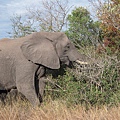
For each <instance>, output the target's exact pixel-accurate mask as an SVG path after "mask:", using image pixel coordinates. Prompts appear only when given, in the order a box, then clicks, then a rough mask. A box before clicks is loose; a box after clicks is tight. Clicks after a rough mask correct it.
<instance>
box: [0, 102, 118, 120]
mask: <svg viewBox="0 0 120 120" xmlns="http://www.w3.org/2000/svg"><path fill="white" fill-rule="evenodd" d="M0 120H120V106H118V107H111V108H107V107H105V106H102V107H101V108H91V109H89V110H86V109H85V108H84V107H81V106H79V105H78V106H74V107H73V106H66V104H65V103H63V102H60V101H50V102H49V103H44V104H43V105H41V106H40V107H39V108H32V107H31V106H30V105H29V104H27V103H15V104H13V105H6V106H1V107H0Z"/></svg>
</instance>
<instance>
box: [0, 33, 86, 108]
mask: <svg viewBox="0 0 120 120" xmlns="http://www.w3.org/2000/svg"><path fill="white" fill-rule="evenodd" d="M0 49H1V51H0V90H10V89H14V88H17V90H18V91H19V92H20V93H22V94H23V95H24V96H25V97H26V98H27V99H28V100H29V101H30V102H31V103H32V105H33V106H37V105H39V104H40V100H41V98H42V95H43V92H44V87H45V81H44V80H45V72H46V68H49V69H59V68H60V63H64V64H67V65H68V64H69V62H70V61H76V62H79V63H80V64H87V62H85V61H84V58H85V56H84V55H82V54H80V53H79V52H78V51H77V50H76V48H75V47H74V45H73V44H72V43H71V41H70V40H69V39H68V38H67V36H66V35H65V34H64V33H61V32H54V33H53V32H37V33H33V34H31V35H28V36H26V37H22V38H17V39H3V40H0Z"/></svg>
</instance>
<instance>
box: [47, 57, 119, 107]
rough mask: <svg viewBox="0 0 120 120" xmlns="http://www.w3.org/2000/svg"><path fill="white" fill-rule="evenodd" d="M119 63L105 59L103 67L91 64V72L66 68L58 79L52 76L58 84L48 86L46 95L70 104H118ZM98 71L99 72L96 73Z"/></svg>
mask: <svg viewBox="0 0 120 120" xmlns="http://www.w3.org/2000/svg"><path fill="white" fill-rule="evenodd" d="M118 63H119V62H118V61H115V60H112V59H111V60H110V61H109V60H108V59H107V60H105V61H104V66H103V68H95V66H91V68H90V69H91V70H90V71H89V72H90V73H88V71H82V72H81V73H79V74H78V73H77V75H76V70H75V69H72V70H71V69H65V73H64V74H63V75H59V76H58V77H57V79H54V78H52V79H53V81H54V82H55V83H56V84H57V86H55V85H49V86H47V88H46V92H45V93H46V97H48V96H50V97H51V98H52V99H53V100H55V99H60V100H64V101H66V103H67V104H68V105H73V104H82V105H85V106H88V105H92V106H94V105H98V106H101V105H108V106H112V105H118V104H119V103H120V74H119V67H120V66H119V64H118ZM92 69H95V71H92ZM83 70H84V69H83ZM80 71H81V70H80ZM96 71H98V73H99V74H98V73H97V75H96ZM80 74H81V75H80Z"/></svg>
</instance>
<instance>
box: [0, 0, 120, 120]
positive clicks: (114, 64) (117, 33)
mask: <svg viewBox="0 0 120 120" xmlns="http://www.w3.org/2000/svg"><path fill="white" fill-rule="evenodd" d="M89 2H90V3H91V7H93V8H94V10H95V11H97V12H96V17H97V20H95V19H94V18H93V17H91V14H90V12H89V11H88V10H87V9H86V8H84V7H81V6H80V7H77V8H73V7H72V6H69V1H68V0H64V1H60V0H55V1H54V2H53V1H52V0H49V1H47V0H45V1H43V3H42V5H43V8H42V10H41V9H38V8H35V7H34V8H30V9H28V14H26V15H25V16H18V15H16V16H14V17H12V18H11V22H12V28H13V30H12V32H10V33H9V34H10V37H13V38H17V37H22V36H25V35H27V34H30V33H32V32H36V31H48V32H50V31H53V32H56V31H62V32H65V33H66V35H67V36H68V38H69V39H70V40H71V41H72V42H73V43H74V44H75V46H76V47H77V48H78V50H79V51H80V52H82V53H83V54H85V55H87V56H88V57H89V58H90V59H91V61H90V62H91V64H90V65H81V66H80V65H78V64H74V66H71V67H70V68H68V67H66V66H62V67H61V69H60V70H57V71H55V72H54V71H47V72H48V73H49V74H48V78H49V81H48V83H47V86H46V89H45V96H44V103H43V104H42V105H41V106H40V108H35V109H33V108H32V107H31V106H30V105H29V103H28V102H27V101H24V102H23V101H22V100H20V101H19V100H18V101H17V102H13V101H11V102H10V103H9V102H6V103H7V104H6V105H5V106H4V105H3V104H1V107H2V108H1V109H0V119H1V120H8V119H9V120H11V119H12V120H34V119H36V120H51V119H53V120H93V119H95V120H101V119H103V120H104V119H105V120H119V119H120V114H119V111H120V15H119V12H120V0H106V1H102V0H97V2H95V1H94V0H89ZM70 10H71V12H70ZM105 41H107V44H106V42H105Z"/></svg>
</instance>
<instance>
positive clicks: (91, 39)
mask: <svg viewBox="0 0 120 120" xmlns="http://www.w3.org/2000/svg"><path fill="white" fill-rule="evenodd" d="M68 21H69V29H68V31H67V32H66V33H67V34H68V36H69V38H70V39H72V40H73V41H74V42H75V43H76V45H77V46H78V45H88V44H94V45H95V44H96V43H97V39H98V36H97V35H98V32H99V27H98V22H94V21H93V20H92V18H91V17H90V13H89V12H88V11H87V9H85V8H84V7H78V8H75V9H74V10H73V11H72V13H71V14H69V15H68Z"/></svg>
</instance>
